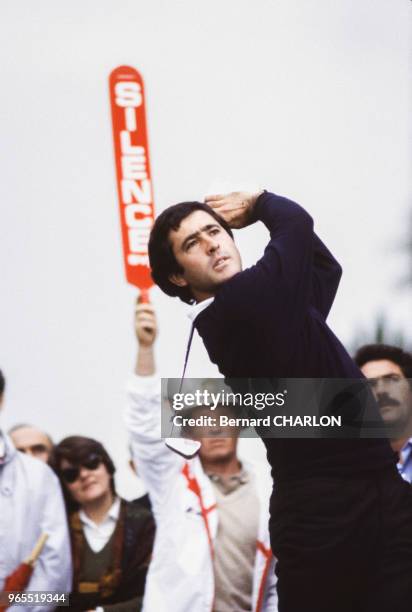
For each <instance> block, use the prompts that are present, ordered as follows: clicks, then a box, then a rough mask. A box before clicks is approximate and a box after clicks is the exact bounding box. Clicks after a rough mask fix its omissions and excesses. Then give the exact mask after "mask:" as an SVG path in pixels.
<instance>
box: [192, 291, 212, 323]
mask: <svg viewBox="0 0 412 612" xmlns="http://www.w3.org/2000/svg"><path fill="white" fill-rule="evenodd" d="M214 299H215V298H214V297H210V298H207V300H203V301H202V302H197V304H194V305H193V306H191V307H190V309H189V310H188V311H187V316H188V317H189V319H190V320H191V321H192V323H193V321H194V320H195V319H196V317H197V315H199V314H200V313H201V312H202V311H203V310H205V308H207V307H208V306H209V305H210V304H211V303H212V302H213V300H214Z"/></svg>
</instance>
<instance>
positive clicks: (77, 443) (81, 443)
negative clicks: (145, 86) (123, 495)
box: [50, 436, 116, 513]
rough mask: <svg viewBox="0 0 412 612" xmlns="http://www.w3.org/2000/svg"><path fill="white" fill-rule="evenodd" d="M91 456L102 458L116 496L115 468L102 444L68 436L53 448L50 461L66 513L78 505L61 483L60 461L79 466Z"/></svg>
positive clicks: (75, 508)
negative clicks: (60, 485)
mask: <svg viewBox="0 0 412 612" xmlns="http://www.w3.org/2000/svg"><path fill="white" fill-rule="evenodd" d="M91 454H96V455H99V456H100V457H101V458H102V462H103V464H104V465H105V466H106V469H107V471H108V472H109V474H110V476H111V479H110V488H111V490H112V493H113V495H116V489H115V484H114V476H113V475H114V473H115V471H116V468H115V465H114V463H113V460H112V458H111V457H110V455H109V453H108V452H107V450H106V449H105V448H104V446H103V444H101V443H100V442H98V441H97V440H94V439H93V438H86V437H84V436H69V437H68V438H64V440H62V441H61V442H59V444H57V445H56V446H55V447H54V449H53V452H52V459H51V461H50V465H51V467H52V468H53V469H54V471H55V472H56V474H57V476H58V477H59V479H60V482H61V483H62V489H63V493H64V498H65V502H66V507H67V511H68V513H70V512H73V511H75V510H78V509H79V507H80V505H79V504H78V503H77V502H76V501H75V500H74V499H73V498H72V497H71V495H70V493H69V492H68V490H67V487H66V486H65V484H64V482H63V479H62V475H61V469H62V468H61V464H62V460H63V459H66V461H69V462H70V463H71V464H73V465H81V463H82V461H84V460H85V459H87V458H88V457H89V456H90V455H91Z"/></svg>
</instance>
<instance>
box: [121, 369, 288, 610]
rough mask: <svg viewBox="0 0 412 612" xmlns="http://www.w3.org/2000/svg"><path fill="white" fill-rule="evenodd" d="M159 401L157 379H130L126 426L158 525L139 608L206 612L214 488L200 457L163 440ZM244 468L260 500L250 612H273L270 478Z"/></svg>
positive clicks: (215, 518)
mask: <svg viewBox="0 0 412 612" xmlns="http://www.w3.org/2000/svg"><path fill="white" fill-rule="evenodd" d="M160 397H161V395H160V380H159V379H158V378H157V377H155V376H150V377H149V376H148V377H137V376H133V377H131V379H130V382H129V385H128V406H127V410H126V415H125V418H126V426H127V429H128V431H129V435H130V442H131V448H132V453H133V459H134V461H135V464H136V468H137V471H138V474H139V476H140V477H141V478H142V479H143V481H144V483H145V485H146V487H147V489H148V492H149V495H150V499H151V502H152V506H153V512H154V515H155V519H156V523H157V533H156V539H155V544H154V551H153V559H152V562H151V564H150V567H149V572H148V575H147V580H146V590H145V598H144V604H143V610H144V612H171V610H173V612H193V611H196V612H211V610H212V606H213V599H214V590H215V588H214V572H213V562H212V549H213V542H214V539H215V537H216V534H217V526H218V512H217V511H216V500H215V496H214V491H213V486H212V484H211V482H210V479H209V478H208V476H207V475H206V474H205V473H204V471H203V468H202V465H201V462H200V460H199V459H198V458H197V457H196V458H195V459H192V460H191V461H185V460H184V459H183V458H182V457H180V456H179V455H177V454H176V453H174V452H173V451H171V450H169V449H168V448H167V447H166V445H165V443H164V440H162V439H161V422H160V413H161V406H160V401H161V400H160ZM244 467H245V468H246V470H247V471H249V472H250V473H251V474H252V475H253V477H254V479H255V483H256V489H257V495H258V499H259V502H260V503H259V513H260V517H259V529H258V541H257V543H256V559H255V567H254V579H253V595H252V601H253V612H262V611H264V612H276V610H277V593H276V577H275V574H274V560H273V556H272V553H271V550H270V543H269V532H268V521H269V497H270V493H271V490H272V479H271V478H270V475H269V473H268V471H267V470H266V469H265V468H264V466H260V469H259V467H258V468H257V467H256V466H253V465H251V464H248V463H244ZM209 536H210V540H209ZM233 612H235V611H233Z"/></svg>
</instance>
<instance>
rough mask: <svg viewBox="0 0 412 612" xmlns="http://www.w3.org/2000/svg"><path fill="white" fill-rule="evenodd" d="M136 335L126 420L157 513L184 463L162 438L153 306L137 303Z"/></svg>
mask: <svg viewBox="0 0 412 612" xmlns="http://www.w3.org/2000/svg"><path fill="white" fill-rule="evenodd" d="M135 333H136V338H137V343H138V351H137V360H136V368H135V374H134V375H133V376H131V377H130V380H129V383H128V387H127V396H128V397H127V407H126V413H125V421H126V427H127V430H128V433H129V438H130V445H131V449H132V455H133V460H134V462H135V465H136V469H137V473H138V475H139V476H140V477H141V478H142V480H143V482H144V484H145V486H146V487H147V490H148V492H149V496H150V499H151V502H152V505H153V511H154V513H155V514H156V513H157V512H158V511H159V509H160V508H161V504H162V500H163V499H164V495H166V493H167V488H168V486H169V485H170V483H172V482H173V476H174V474H175V473H177V472H178V471H179V470H180V469H181V468H182V466H183V460H181V458H180V457H179V456H177V455H176V454H175V453H173V452H172V451H170V450H169V449H168V448H167V447H166V445H165V443H164V440H163V439H162V437H161V388H160V378H159V377H158V376H157V375H156V374H155V360H154V351H153V344H154V341H155V338H156V335H157V323H156V315H155V311H154V308H153V306H152V305H151V304H137V307H136V312H135Z"/></svg>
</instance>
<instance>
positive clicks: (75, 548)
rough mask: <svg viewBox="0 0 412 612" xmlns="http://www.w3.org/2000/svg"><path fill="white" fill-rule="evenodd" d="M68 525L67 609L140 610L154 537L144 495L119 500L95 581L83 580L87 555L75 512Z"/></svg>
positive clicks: (83, 536) (85, 543) (123, 611)
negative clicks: (70, 585) (69, 580)
mask: <svg viewBox="0 0 412 612" xmlns="http://www.w3.org/2000/svg"><path fill="white" fill-rule="evenodd" d="M69 523H70V535H71V541H72V554H73V590H72V593H71V594H70V609H71V610H76V611H78V612H80V611H84V610H91V609H94V608H96V607H97V606H101V607H103V608H104V610H110V612H131V611H134V612H136V611H138V610H140V609H141V605H142V601H143V594H144V587H145V581H146V573H147V569H148V565H149V562H150V558H151V554H152V549H153V541H154V534H155V523H154V519H153V515H152V513H151V511H150V509H149V507H148V504H147V496H145V497H143V498H140V499H136V500H133V501H125V500H123V499H122V500H121V505H120V514H119V519H118V521H117V524H116V527H115V531H114V533H113V535H112V538H111V539H110V541H109V542H108V544H107V545H106V546H110V556H109V559H108V563H107V566H106V568H105V571H103V572H102V574H101V576H100V580H99V581H88V580H85V572H84V561H85V559H86V558H89V559H90V555H91V553H90V548H89V547H88V544H87V541H86V538H85V535H84V532H83V528H82V524H81V522H80V518H79V514H78V512H74V513H72V514H71V515H70V518H69Z"/></svg>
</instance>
